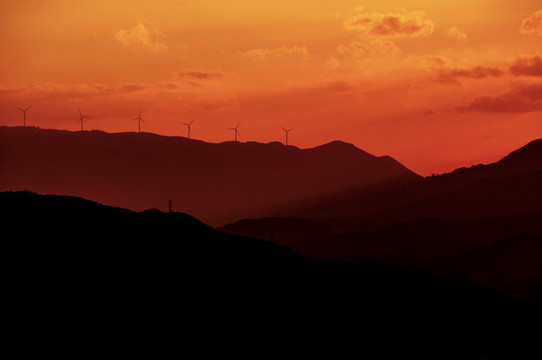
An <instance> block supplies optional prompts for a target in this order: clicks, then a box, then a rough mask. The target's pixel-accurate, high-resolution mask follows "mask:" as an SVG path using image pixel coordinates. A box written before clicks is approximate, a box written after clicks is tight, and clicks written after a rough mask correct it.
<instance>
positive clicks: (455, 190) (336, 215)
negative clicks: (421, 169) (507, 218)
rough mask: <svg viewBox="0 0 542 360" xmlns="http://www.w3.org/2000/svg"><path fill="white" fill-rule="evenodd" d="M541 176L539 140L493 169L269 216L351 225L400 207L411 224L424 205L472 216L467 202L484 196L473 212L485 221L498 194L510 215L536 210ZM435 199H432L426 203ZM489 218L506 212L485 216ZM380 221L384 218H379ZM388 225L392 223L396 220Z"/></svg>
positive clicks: (382, 188)
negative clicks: (460, 205) (457, 206)
mask: <svg viewBox="0 0 542 360" xmlns="http://www.w3.org/2000/svg"><path fill="white" fill-rule="evenodd" d="M540 172H542V139H538V140H534V141H532V142H530V143H529V144H527V145H525V146H523V147H522V148H520V149H518V150H516V151H514V152H512V153H511V154H509V155H508V156H506V157H504V158H503V159H501V160H500V161H498V162H496V163H493V164H488V165H475V166H471V167H470V168H460V169H457V170H455V171H453V172H451V173H448V174H443V175H438V176H433V177H428V178H425V179H420V180H418V181H412V182H410V183H408V182H402V183H399V184H397V183H393V182H391V183H383V184H380V185H376V186H373V187H365V188H361V189H357V190H354V189H352V190H349V191H347V192H344V193H342V194H334V195H333V196H324V197H319V198H315V199H313V200H312V201H308V202H306V203H305V204H304V205H302V206H297V207H290V208H284V209H282V210H281V211H277V212H275V213H274V214H273V216H278V217H300V218H307V219H312V220H330V219H337V220H339V221H341V222H345V221H346V222H351V221H356V219H361V218H363V217H366V216H368V215H371V214H375V213H385V212H386V211H391V210H390V209H399V208H400V209H402V210H401V211H400V212H401V214H402V215H403V216H405V217H409V218H411V219H412V218H416V217H420V216H422V215H421V214H420V213H418V214H416V213H410V211H411V210H413V209H414V210H415V208H416V204H421V203H426V204H425V207H424V209H425V210H424V211H426V213H427V214H432V212H433V211H439V212H440V213H442V208H447V207H450V206H451V205H452V204H454V203H458V202H461V201H462V202H463V203H464V205H465V206H466V207H465V208H463V209H461V210H460V209H458V214H459V213H460V212H461V211H467V212H474V211H475V210H471V209H470V207H471V205H473V204H474V202H475V201H474V200H473V198H469V197H478V198H483V197H485V198H486V202H485V204H484V206H485V209H484V206H482V204H477V205H475V206H478V208H479V209H478V210H476V211H479V213H480V214H478V216H481V217H483V216H484V211H492V209H491V208H492V204H491V203H490V202H491V201H490V200H491V198H493V199H495V200H496V201H498V200H499V197H500V196H501V195H502V196H503V197H504V198H506V199H508V200H510V202H509V204H510V205H512V206H511V207H510V209H509V210H510V212H508V214H513V213H521V212H522V209H521V207H522V206H525V211H532V210H537V209H538V208H537V209H533V206H535V205H536V204H534V203H542V201H538V202H537V199H540V191H541V190H540V187H538V188H537V187H536V182H537V181H538V179H539V177H540ZM485 185H487V187H486V186H485ZM523 185H525V186H527V187H528V189H529V190H532V194H530V195H529V193H528V191H527V190H528V189H522V186H523ZM469 189H470V190H469ZM514 193H516V194H518V195H519V196H520V197H519V198H518V199H517V200H516V201H513V194H514ZM447 194H449V195H447ZM433 196H434V197H435V198H433V199H432V200H430V198H431V197H433ZM457 196H459V197H457ZM519 200H524V201H525V204H521V203H518V201H519ZM429 203H431V204H429ZM533 204H534V205H533ZM505 207H506V204H505V203H504V202H503V203H502V208H501V210H503V209H504V208H505ZM419 210H420V209H418V210H416V211H419ZM420 211H421V210H420ZM513 211H516V212H513ZM493 215H505V213H504V212H503V213H501V214H495V213H493V214H490V213H488V214H487V216H493ZM423 216H426V215H423ZM384 217H385V216H384V215H383V216H382V218H384ZM389 220H390V222H393V221H395V220H396V219H391V218H390V219H389Z"/></svg>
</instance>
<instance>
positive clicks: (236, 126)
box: [235, 121, 241, 129]
mask: <svg viewBox="0 0 542 360" xmlns="http://www.w3.org/2000/svg"><path fill="white" fill-rule="evenodd" d="M240 123H241V121H239V122H238V123H237V126H236V127H235V128H236V129H237V128H238V127H239V124H240Z"/></svg>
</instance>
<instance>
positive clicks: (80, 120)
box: [77, 109, 88, 131]
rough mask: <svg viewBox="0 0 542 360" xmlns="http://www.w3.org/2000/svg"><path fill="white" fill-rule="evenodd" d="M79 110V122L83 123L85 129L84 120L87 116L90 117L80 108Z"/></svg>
mask: <svg viewBox="0 0 542 360" xmlns="http://www.w3.org/2000/svg"><path fill="white" fill-rule="evenodd" d="M77 111H79V122H80V123H81V131H83V120H84V119H85V118H88V116H86V115H83V113H81V110H79V109H77Z"/></svg>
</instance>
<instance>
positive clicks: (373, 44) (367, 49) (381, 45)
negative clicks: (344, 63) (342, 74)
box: [336, 39, 401, 59]
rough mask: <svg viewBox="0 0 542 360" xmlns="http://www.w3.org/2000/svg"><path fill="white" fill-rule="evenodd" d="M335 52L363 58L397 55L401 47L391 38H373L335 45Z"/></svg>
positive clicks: (345, 55) (344, 55) (340, 54)
mask: <svg viewBox="0 0 542 360" xmlns="http://www.w3.org/2000/svg"><path fill="white" fill-rule="evenodd" d="M336 52H337V54H338V55H339V56H343V57H352V58H354V59H357V58H365V57H370V56H378V55H380V56H382V55H397V54H399V53H400V52H401V49H399V47H397V45H395V43H394V42H393V41H391V40H384V39H373V40H370V41H368V42H366V43H362V42H359V41H353V42H351V43H350V44H349V45H343V44H341V45H339V46H337V49H336Z"/></svg>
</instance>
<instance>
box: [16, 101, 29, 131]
mask: <svg viewBox="0 0 542 360" xmlns="http://www.w3.org/2000/svg"><path fill="white" fill-rule="evenodd" d="M31 107H32V105H30V106H29V107H27V108H26V109H21V108H20V107H16V108H17V109H19V110H21V111H22V112H23V126H26V110H28V109H30V108H31Z"/></svg>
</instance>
